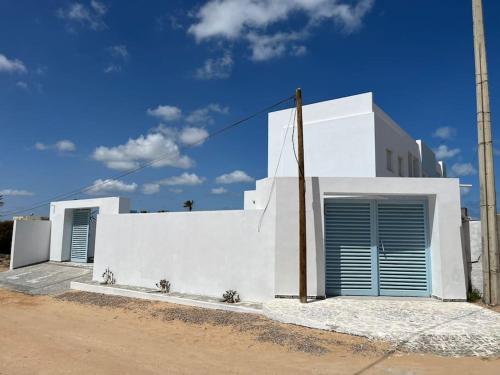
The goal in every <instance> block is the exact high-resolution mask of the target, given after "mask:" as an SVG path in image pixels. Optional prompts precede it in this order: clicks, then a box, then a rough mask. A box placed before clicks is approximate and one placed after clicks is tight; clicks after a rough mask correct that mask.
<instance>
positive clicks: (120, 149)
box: [92, 132, 194, 170]
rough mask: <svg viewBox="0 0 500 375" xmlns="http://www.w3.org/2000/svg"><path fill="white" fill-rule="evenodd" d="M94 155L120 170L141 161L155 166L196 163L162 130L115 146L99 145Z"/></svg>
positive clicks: (129, 167)
mask: <svg viewBox="0 0 500 375" xmlns="http://www.w3.org/2000/svg"><path fill="white" fill-rule="evenodd" d="M92 157H93V159H94V160H97V161H100V162H103V163H104V164H105V165H106V166H107V167H108V168H111V169H118V170H127V169H132V168H137V167H139V165H140V164H141V162H144V163H152V164H151V166H152V167H155V168H159V167H166V166H170V167H177V168H190V167H192V166H193V165H194V161H193V160H192V159H191V158H189V157H188V156H186V155H182V154H181V152H180V149H179V146H178V145H177V143H176V142H175V139H173V138H172V137H170V136H168V135H166V134H164V133H161V132H156V133H149V134H147V135H146V136H144V135H140V136H139V137H138V138H135V139H129V140H128V142H127V143H125V144H122V145H118V146H114V147H106V146H99V147H97V148H96V149H95V151H94V153H93V154H92Z"/></svg>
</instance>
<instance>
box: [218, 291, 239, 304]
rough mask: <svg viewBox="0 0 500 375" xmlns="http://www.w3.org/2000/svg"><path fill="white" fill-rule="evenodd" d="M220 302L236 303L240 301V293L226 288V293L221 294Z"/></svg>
mask: <svg viewBox="0 0 500 375" xmlns="http://www.w3.org/2000/svg"><path fill="white" fill-rule="evenodd" d="M222 302H227V303H236V302H240V295H239V294H238V292H237V291H236V290H232V289H229V290H226V293H224V294H223V295H222Z"/></svg>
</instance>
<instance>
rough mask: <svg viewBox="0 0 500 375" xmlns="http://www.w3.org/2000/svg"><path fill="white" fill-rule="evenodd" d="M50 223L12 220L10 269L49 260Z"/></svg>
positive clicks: (45, 221) (46, 221)
mask: <svg viewBox="0 0 500 375" xmlns="http://www.w3.org/2000/svg"><path fill="white" fill-rule="evenodd" d="M49 246H50V221H48V220H14V228H13V231H12V245H11V252H10V269H11V270H12V269H15V268H19V267H24V266H28V265H30V264H35V263H40V262H45V261H47V260H49Z"/></svg>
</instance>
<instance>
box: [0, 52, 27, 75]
mask: <svg viewBox="0 0 500 375" xmlns="http://www.w3.org/2000/svg"><path fill="white" fill-rule="evenodd" d="M27 71H28V69H26V65H24V63H23V62H22V61H21V60H18V59H13V60H11V59H9V58H8V57H7V56H5V55H3V54H1V53H0V72H6V73H26V72H27Z"/></svg>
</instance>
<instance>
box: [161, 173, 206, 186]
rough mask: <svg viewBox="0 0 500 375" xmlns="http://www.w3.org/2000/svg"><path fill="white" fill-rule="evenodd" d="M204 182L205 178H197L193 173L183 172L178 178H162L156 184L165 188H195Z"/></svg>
mask: <svg viewBox="0 0 500 375" xmlns="http://www.w3.org/2000/svg"><path fill="white" fill-rule="evenodd" d="M204 181H205V177H199V176H198V175H196V174H195V173H187V172H184V173H182V174H181V175H179V176H172V177H168V178H164V179H163V180H160V181H158V182H157V183H158V184H160V185H165V186H196V185H201V184H202V183H203V182H204Z"/></svg>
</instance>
